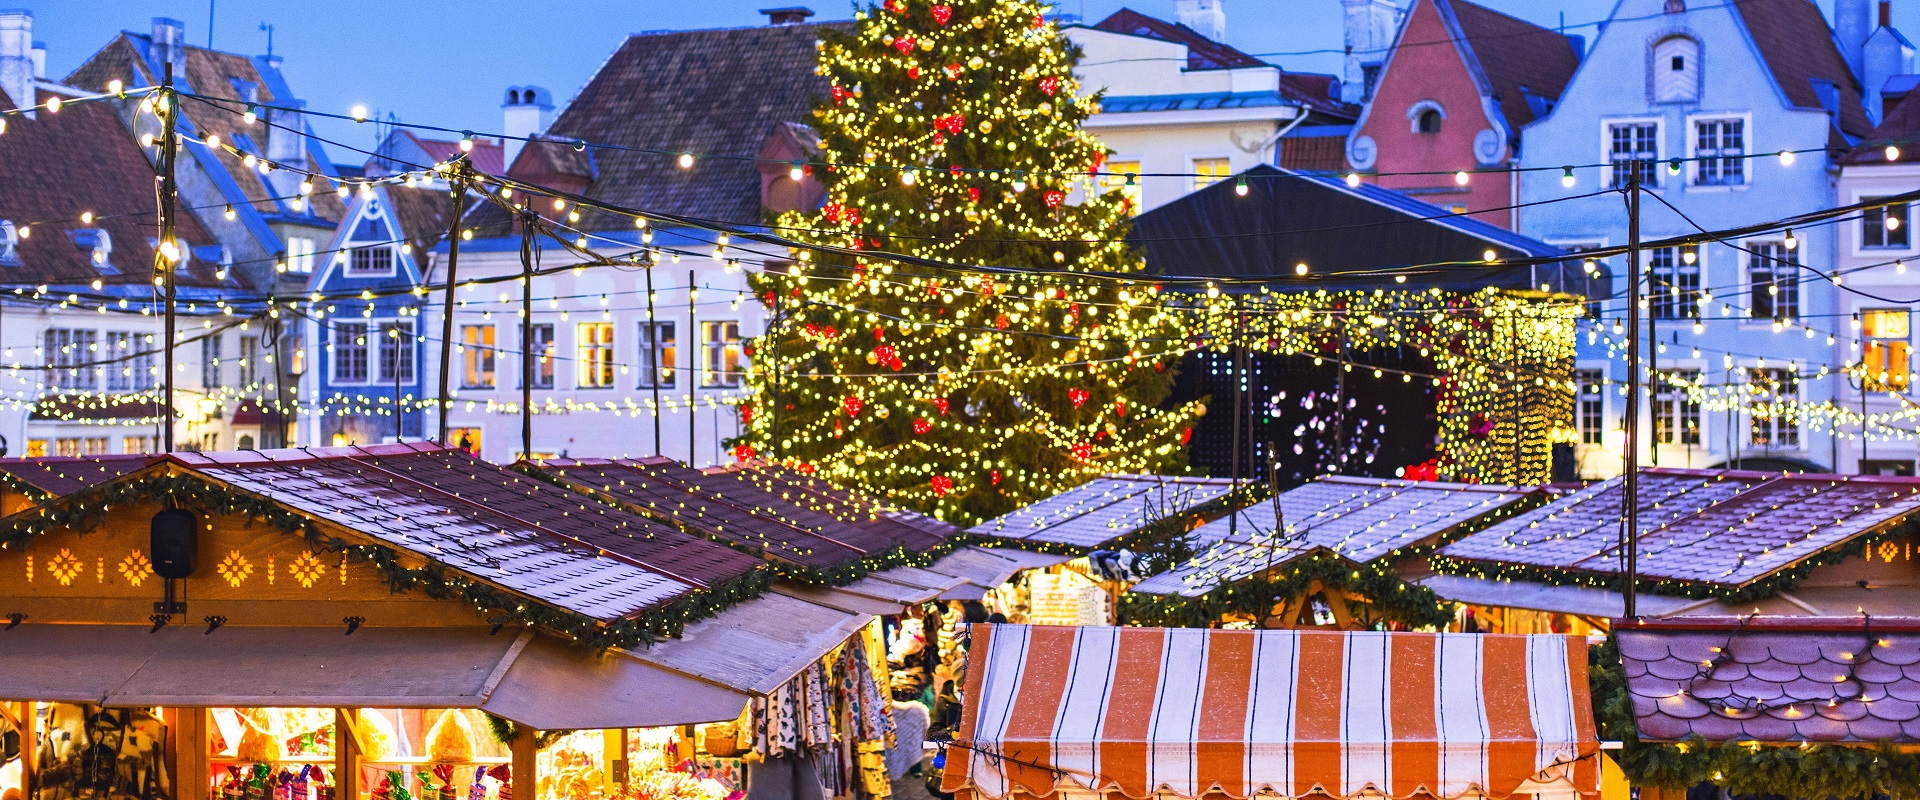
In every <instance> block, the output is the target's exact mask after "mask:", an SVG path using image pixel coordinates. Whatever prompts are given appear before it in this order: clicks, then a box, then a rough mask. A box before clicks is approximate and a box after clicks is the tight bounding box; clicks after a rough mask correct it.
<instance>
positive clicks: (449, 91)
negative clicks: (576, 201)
mask: <svg viewBox="0 0 1920 800" xmlns="http://www.w3.org/2000/svg"><path fill="white" fill-rule="evenodd" d="M23 2H24V4H25V5H26V7H27V8H29V9H30V10H32V11H33V12H34V17H35V18H34V38H35V39H37V40H40V41H43V42H46V43H47V46H48V65H47V72H48V74H49V75H50V76H53V77H55V78H58V77H59V76H63V75H65V74H66V73H67V72H68V71H70V70H72V69H73V68H74V67H76V66H78V65H79V64H80V63H81V61H83V60H84V59H85V58H86V57H87V56H88V55H90V54H92V53H93V52H94V51H95V50H97V49H99V48H100V47H101V46H102V45H103V44H105V43H106V42H107V41H108V40H109V39H111V38H112V37H113V36H114V35H115V34H116V33H117V32H118V31H121V30H133V31H140V32H145V31H147V30H148V29H149V27H150V25H151V23H150V20H151V18H153V17H155V16H169V17H173V18H175V19H179V20H181V21H183V22H185V23H186V27H187V38H188V41H189V42H191V43H192V44H195V45H202V46H204V45H205V44H206V43H207V33H208V11H209V6H210V5H212V7H213V10H214V12H215V14H214V24H213V26H212V31H213V46H214V47H216V48H219V49H222V50H232V51H237V52H244V53H249V54H258V53H263V52H265V51H266V46H267V34H266V32H264V31H262V30H260V25H261V23H263V22H264V23H268V24H271V25H273V26H274V32H273V49H274V52H276V53H277V54H279V55H281V56H283V57H284V58H285V59H286V64H285V67H284V69H285V71H286V74H287V77H288V79H289V81H291V82H292V85H293V90H294V92H295V93H297V94H299V95H300V96H301V97H302V98H304V99H305V100H307V102H308V104H309V107H311V108H313V109H315V110H328V111H337V112H342V113H344V112H345V111H346V110H347V109H348V108H350V107H351V106H352V105H354V104H356V103H364V104H366V105H367V106H368V107H369V108H371V109H374V110H375V111H376V112H379V113H381V114H384V113H386V112H392V113H394V114H396V115H398V116H399V117H400V118H401V119H402V120H403V121H406V122H417V123H427V124H436V125H444V126H447V127H451V128H464V129H471V130H475V131H483V132H484V131H491V130H496V129H498V128H499V125H500V110H499V106H500V101H501V95H502V93H503V92H504V91H505V89H506V87H507V86H509V85H513V84H535V85H539V86H545V87H547V89H549V90H550V91H552V92H553V95H554V98H555V100H556V102H564V100H565V99H566V98H569V97H572V96H573V93H574V92H575V91H577V90H578V89H579V88H580V86H581V85H582V84H583V83H585V82H586V80H587V78H588V77H590V76H591V75H592V74H593V71H594V70H595V69H596V68H598V67H599V65H600V63H601V62H602V61H603V60H605V58H606V57H607V55H608V54H609V53H611V52H612V51H613V50H614V48H615V47H617V46H618V45H619V44H620V41H621V40H622V39H623V38H624V37H625V36H626V35H627V34H629V33H635V32H640V31H648V30H660V29H684V28H710V27H737V26H745V25H755V24H762V23H763V22H764V20H765V18H764V17H762V16H760V15H759V14H758V13H756V9H758V8H763V7H768V6H782V5H793V4H808V5H811V7H812V8H813V9H814V10H815V11H817V12H820V16H819V17H816V19H846V18H849V17H851V16H852V7H851V6H850V5H848V4H846V2H845V0H679V1H678V2H670V1H669V0H639V2H633V1H632V0H628V2H615V1H613V0H561V1H560V2H545V3H534V4H529V3H523V2H512V3H509V2H498V1H497V0H465V2H453V1H452V0H384V2H374V1H373V0H326V2H311V1H307V2H289V0H212V2H211V3H210V2H209V0H54V1H50V0H37V2H36V0H23ZM1480 2H1481V3H1482V4H1484V5H1488V6H1491V7H1493V8H1497V9H1499V10H1501V11H1505V12H1507V13H1509V14H1514V15H1516V16H1520V17H1523V18H1526V19H1529V20H1532V21H1534V22H1536V23H1540V24H1543V25H1555V24H1558V23H1559V22H1560V20H1561V19H1562V15H1563V14H1564V15H1565V21H1566V22H1567V23H1568V24H1569V25H1570V26H1572V25H1575V24H1578V23H1585V22H1594V21H1597V20H1600V19H1603V18H1604V17H1605V16H1606V15H1607V14H1608V13H1609V12H1610V11H1611V9H1612V5H1613V4H1612V2H1610V0H1480ZM1402 5H1405V1H1404V0H1403V2H1402ZM1820 5H1821V7H1822V8H1826V9H1829V10H1830V9H1831V8H1832V0H1820ZM1122 6H1132V7H1133V8H1135V9H1136V10H1139V11H1142V12H1145V13H1148V14H1154V15H1157V16H1162V17H1166V18H1171V17H1172V15H1173V0H1129V1H1128V2H1123V1H1122V0H1059V2H1058V3H1057V7H1058V8H1059V10H1060V11H1062V12H1064V13H1069V14H1081V13H1084V15H1085V16H1086V17H1087V18H1089V19H1094V20H1097V19H1099V18H1101V17H1103V16H1105V15H1107V14H1110V13H1112V12H1113V11H1115V10H1118V9H1119V8H1120V7H1122ZM1226 8H1227V29H1228V35H1227V39H1228V41H1229V43H1231V44H1233V45H1235V46H1236V47H1239V48H1241V49H1243V50H1246V51H1248V52H1252V53H1257V54H1266V53H1280V54H1284V55H1274V56H1272V57H1271V58H1269V60H1271V61H1274V62H1276V63H1279V64H1281V65H1282V66H1285V67H1288V68H1290V69H1297V70H1308V71H1325V72H1337V71H1338V69H1339V56H1338V55H1337V52H1338V50H1339V49H1340V47H1341V38H1340V3H1339V0H1226ZM1895 14H1896V20H1895V21H1896V23H1898V24H1901V25H1902V26H1903V27H1904V28H1905V29H1906V30H1908V31H1912V32H1915V33H1916V34H1920V0H1902V1H1901V2H1897V3H1896V4H1895ZM1573 32H1576V33H1584V34H1586V35H1588V37H1589V38H1591V36H1592V34H1593V28H1592V27H1586V28H1581V29H1575V30H1574V31H1573ZM1316 50H1331V51H1334V52H1333V53H1325V52H1322V53H1317V54H1311V53H1307V51H1316ZM1295 54H1297V55H1295ZM320 133H321V134H322V135H323V136H327V137H330V138H337V139H339V140H341V141H344V142H345V143H347V144H350V145H354V146H358V147H370V146H371V145H372V143H373V137H374V131H373V126H371V125H367V126H355V125H353V124H352V123H344V122H343V123H334V124H331V125H322V126H321V127H320ZM333 157H334V158H335V159H336V160H340V161H348V160H354V161H357V160H360V159H358V158H356V157H354V156H353V155H352V154H351V153H344V152H335V153H333Z"/></svg>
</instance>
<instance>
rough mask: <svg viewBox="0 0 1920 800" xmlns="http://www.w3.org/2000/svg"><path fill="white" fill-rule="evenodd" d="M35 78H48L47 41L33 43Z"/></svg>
mask: <svg viewBox="0 0 1920 800" xmlns="http://www.w3.org/2000/svg"><path fill="white" fill-rule="evenodd" d="M33 79H34V80H37V81H44V80H46V79H47V43H46V42H34V43H33Z"/></svg>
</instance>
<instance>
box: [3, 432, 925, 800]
mask: <svg viewBox="0 0 1920 800" xmlns="http://www.w3.org/2000/svg"><path fill="white" fill-rule="evenodd" d="M118 467H119V465H106V466H104V467H100V466H96V465H85V464H80V463H77V462H71V461H69V462H67V463H52V460H10V461H0V473H4V474H5V475H7V476H9V479H10V480H9V484H10V486H19V487H29V488H33V489H35V490H36V491H40V492H43V493H44V495H45V496H44V499H42V500H40V501H39V502H37V503H36V504H33V505H30V506H27V507H24V508H22V509H20V510H19V511H17V512H16V513H14V514H13V515H11V516H9V517H7V518H6V519H5V520H3V521H0V575H4V576H6V577H5V579H4V580H0V712H4V713H0V739H4V738H6V737H5V736H4V735H3V734H4V733H6V732H7V729H11V730H12V731H14V732H17V733H19V734H20V736H19V739H20V741H22V742H23V743H24V747H23V748H22V750H23V752H22V753H21V754H20V757H18V758H15V759H11V760H10V761H8V760H6V759H4V756H5V754H4V753H0V761H6V763H5V765H4V766H0V793H6V792H8V791H12V792H17V793H19V795H20V797H21V799H22V800H68V798H75V799H83V798H96V797H97V798H101V800H107V799H108V798H129V797H131V798H138V799H139V800H175V798H196V797H198V798H207V800H455V799H456V798H465V800H509V799H510V798H511V797H513V796H514V795H515V793H516V792H517V793H518V797H519V798H520V800H529V798H531V799H532V800H588V799H589V798H633V799H634V800H639V799H640V798H653V797H688V798H709V799H710V800H722V798H725V797H727V796H728V795H729V794H730V793H731V792H734V791H739V790H743V789H744V788H746V786H747V784H748V783H749V782H750V781H751V780H752V779H751V778H750V776H748V775H746V772H747V767H746V761H745V760H744V759H743V756H745V755H746V754H747V753H749V752H760V751H771V750H772V749H774V748H779V747H784V748H785V749H783V750H781V752H783V753H786V754H788V755H792V754H793V753H796V752H797V753H799V754H800V756H801V757H802V758H806V759H812V760H818V761H822V763H828V764H830V765H831V769H830V770H823V771H822V772H821V773H820V774H815V773H808V774H807V775H806V776H805V777H806V778H807V779H809V780H814V781H816V782H817V783H819V784H821V785H824V786H826V787H828V788H829V789H830V792H829V794H830V795H834V796H846V797H884V796H886V789H885V788H884V787H885V780H884V777H881V778H880V779H879V780H878V781H877V782H876V780H875V777H876V776H884V775H885V770H884V768H883V765H878V766H877V765H876V759H874V758H871V757H863V756H864V753H865V751H867V750H871V749H873V747H874V746H875V745H874V743H875V742H883V741H884V740H885V738H886V735H885V730H884V729H885V728H886V727H887V725H888V720H887V717H886V714H885V712H884V711H883V710H880V709H879V707H878V706H876V704H874V703H872V702H870V701H869V700H868V698H870V697H872V696H874V695H875V694H876V693H877V689H876V686H875V681H874V678H873V673H872V671H871V669H870V666H869V661H870V659H869V658H868V657H867V656H866V652H867V650H866V645H865V643H864V642H863V641H862V639H861V636H860V634H861V632H862V631H863V630H865V629H866V628H867V626H868V623H869V622H870V621H871V619H872V618H871V617H870V616H868V615H865V614H860V613H853V612H848V611H845V610H842V609H838V608H833V607H829V606H822V605H818V604H814V603H810V602H807V601H805V600H803V599H800V598H796V597H792V596H788V595H784V594H781V593H779V592H778V591H777V590H770V589H769V588H768V587H769V585H770V583H771V582H772V579H773V575H772V574H771V571H770V570H769V568H768V567H767V565H766V563H765V562H764V561H762V560H761V559H758V558H755V557H753V556H751V555H749V554H745V553H742V552H740V551H738V550H735V549H733V548H730V547H727V546H724V545H721V544H717V543H714V542H711V541H708V540H707V539H705V538H703V537H701V536H698V535H695V534H692V533H689V532H686V531H684V530H681V529H679V528H676V527H674V526H671V525H664V524H661V523H659V522H657V521H654V520H651V519H648V518H645V517H641V516H639V515H635V514H631V513H628V512H626V511H622V510H620V509H618V508H615V507H613V506H610V505H607V504H604V503H599V502H597V501H594V500H592V499H590V498H585V497H583V496H581V495H579V494H577V493H574V492H571V491H568V490H565V489H563V488H561V487H558V486H555V485H553V484H551V483H549V482H547V481H544V480H540V479H537V478H534V477H531V476H528V475H525V474H522V473H518V472H515V471H512V470H509V469H503V468H500V467H496V466H493V465H490V464H486V463H485V462H480V461H478V460H476V459H473V458H471V457H470V456H468V455H466V454H464V453H462V452H460V451H458V450H454V449H448V448H440V447H436V446H432V445H392V446H380V447H368V448H333V449H325V450H282V451H258V452H255V451H248V452H242V453H208V454H186V453H182V454H174V455H169V456H162V457H156V458H152V459H149V460H148V461H146V462H145V464H144V466H140V467H138V468H136V469H131V470H122V471H121V472H120V474H119V475H117V476H113V477H110V478H107V479H104V480H87V481H70V482H68V483H64V484H50V483H49V482H48V480H47V477H48V476H59V475H65V474H81V475H88V476H91V475H92V474H93V471H94V470H95V469H98V468H104V469H109V470H111V469H118ZM59 480H64V479H59ZM35 481H38V483H36V482H35ZM796 684H803V687H802V689H800V690H798V691H800V692H801V693H800V694H798V695H797V696H796V695H795V692H796V691H797V690H796V689H795V685H796ZM801 702H805V703H808V704H810V707H816V708H823V709H832V710H833V715H834V716H833V717H832V718H831V719H823V720H819V721H818V722H820V723H821V724H822V725H824V727H815V728H814V729H813V731H812V733H810V734H809V736H808V737H807V739H806V740H804V741H796V742H784V743H783V742H781V741H777V740H776V741H773V742H771V743H762V742H756V741H755V740H754V737H753V736H752V734H751V731H752V730H754V729H755V728H756V727H757V726H758V720H761V719H764V718H766V716H767V714H769V713H776V714H777V713H790V712H791V711H792V710H793V709H795V708H798V707H799V705H798V704H799V703H801ZM756 714H757V715H758V716H756ZM706 723H717V725H709V726H707V727H695V726H700V725H703V724H706ZM743 731H744V732H745V733H743ZM108 753H111V754H112V755H111V757H104V756H105V755H106V754H108ZM825 759H838V760H834V761H825ZM789 772H790V774H789V775H788V776H787V777H788V778H789V779H794V778H795V777H796V775H797V773H795V772H793V771H791V770H790V771H789ZM768 780H769V781H771V782H772V783H771V784H770V785H777V782H778V776H774V775H769V776H768ZM876 783H877V786H876Z"/></svg>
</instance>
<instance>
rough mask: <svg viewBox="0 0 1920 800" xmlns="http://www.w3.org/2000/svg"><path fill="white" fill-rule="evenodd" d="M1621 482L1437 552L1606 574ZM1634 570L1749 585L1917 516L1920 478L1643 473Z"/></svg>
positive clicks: (1478, 563)
mask: <svg viewBox="0 0 1920 800" xmlns="http://www.w3.org/2000/svg"><path fill="white" fill-rule="evenodd" d="M1623 494H1624V492H1623V490H1622V480H1621V479H1620V478H1615V479H1612V480H1608V481H1604V482H1601V483H1596V484H1593V485H1591V486H1589V487H1587V488H1585V489H1581V490H1579V491H1577V492H1573V493H1571V494H1568V495H1566V496H1564V497H1561V498H1560V499H1558V500H1555V501H1553V502H1551V503H1548V504H1547V505H1544V506H1542V507H1540V508H1537V509H1534V510H1532V511H1528V512H1526V513H1524V514H1520V515H1518V516H1515V517H1512V518H1509V519H1507V520H1503V521H1501V522H1498V523H1495V524H1494V525H1491V526H1488V527H1487V528H1485V529H1483V530H1481V531H1479V532H1477V533H1474V534H1472V535H1470V536H1467V537H1465V538H1463V539H1461V540H1459V541H1456V542H1454V543H1452V544H1449V545H1447V546H1446V547H1443V548H1441V549H1440V551H1439V553H1438V555H1439V556H1440V557H1441V559H1442V560H1443V561H1442V562H1441V564H1440V565H1441V566H1443V567H1444V566H1445V562H1446V561H1449V560H1452V561H1460V562H1470V564H1471V566H1472V567H1474V568H1475V569H1477V570H1480V571H1486V572H1490V573H1498V571H1499V569H1500V567H1501V566H1503V565H1515V566H1522V567H1545V568H1550V569H1555V570H1562V571H1566V572H1584V573H1589V574H1595V575H1612V574H1616V573H1617V572H1618V570H1619V562H1620V553H1619V549H1618V544H1619V521H1620V506H1621V499H1622V495H1623ZM1640 498H1641V503H1642V505H1643V510H1642V511H1641V513H1640V557H1639V572H1640V576H1641V577H1642V578H1644V579H1648V580H1666V581H1683V582H1687V583H1695V584H1710V585H1719V586H1735V587H1738V586H1745V585H1748V584H1751V583H1753V582H1755V581H1758V580H1761V579H1763V578H1766V577H1769V576H1771V575H1774V574H1775V573H1778V572H1780V571H1781V570H1784V569H1787V568H1789V567H1792V566H1794V565H1795V564H1798V563H1800V562H1802V561H1804V560H1806V559H1807V558H1809V557H1811V556H1814V555H1816V554H1819V553H1821V552H1824V551H1826V550H1828V549H1831V548H1834V547H1837V546H1839V545H1842V544H1845V543H1847V542H1850V541H1853V540H1855V539H1859V538H1861V537H1864V536H1868V535H1872V534H1874V533H1878V532H1881V531H1884V530H1886V529H1888V528H1890V527H1892V526H1894V525H1897V524H1900V523H1901V522H1903V521H1905V520H1906V519H1907V518H1908V517H1909V515H1912V514H1914V513H1916V512H1920V478H1911V477H1907V478H1902V477H1891V476H1878V475H1820V474H1813V473H1800V474H1786V473H1765V472H1750V471H1736V470H1688V469H1660V468H1653V469H1644V470H1642V471H1641V473H1640Z"/></svg>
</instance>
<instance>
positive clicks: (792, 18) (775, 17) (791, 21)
mask: <svg viewBox="0 0 1920 800" xmlns="http://www.w3.org/2000/svg"><path fill="white" fill-rule="evenodd" d="M760 13H762V14H765V15H767V24H768V25H799V24H801V23H804V22H806V21H807V18H808V17H811V16H813V9H811V8H807V7H806V6H787V7H785V8H763V9H760Z"/></svg>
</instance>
